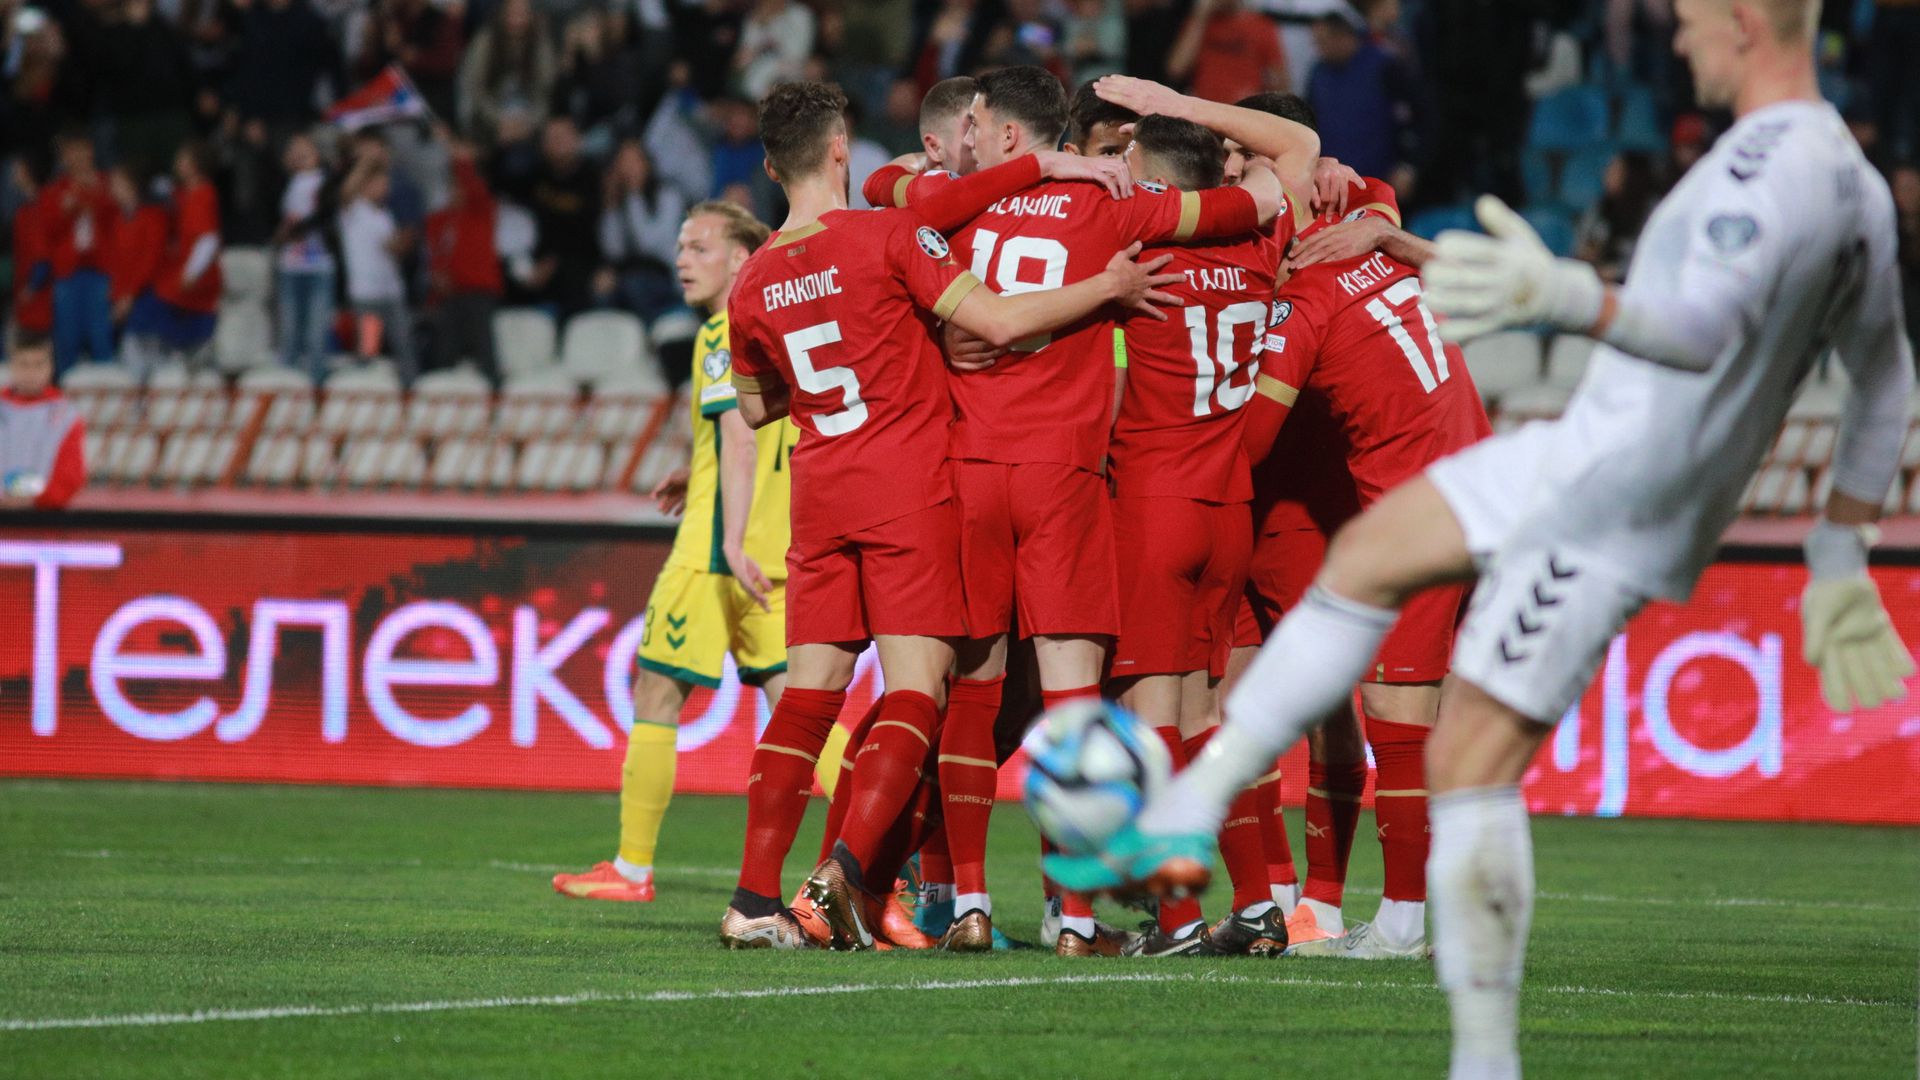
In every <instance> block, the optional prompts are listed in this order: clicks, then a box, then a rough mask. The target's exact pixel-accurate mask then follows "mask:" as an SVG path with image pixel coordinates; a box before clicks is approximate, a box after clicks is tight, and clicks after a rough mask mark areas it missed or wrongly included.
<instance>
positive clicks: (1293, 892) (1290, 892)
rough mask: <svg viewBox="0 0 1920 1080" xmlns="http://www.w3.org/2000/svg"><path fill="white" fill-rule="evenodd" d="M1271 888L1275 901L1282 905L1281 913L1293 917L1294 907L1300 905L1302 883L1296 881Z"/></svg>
mask: <svg viewBox="0 0 1920 1080" xmlns="http://www.w3.org/2000/svg"><path fill="white" fill-rule="evenodd" d="M1271 888H1272V889H1273V902H1274V903H1276V904H1279V905H1280V914H1282V915H1285V916H1286V917H1287V918H1289V919H1291V918H1293V909H1294V908H1296V907H1299V906H1300V883H1299V882H1297V881H1296V882H1294V883H1293V884H1291V885H1274V886H1271Z"/></svg>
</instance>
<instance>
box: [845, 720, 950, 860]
mask: <svg viewBox="0 0 1920 1080" xmlns="http://www.w3.org/2000/svg"><path fill="white" fill-rule="evenodd" d="M939 726H940V710H939V708H938V707H937V706H936V705H934V703H933V699H932V698H930V697H928V696H927V695H925V694H922V693H920V692H919V691H917V690H895V691H893V692H892V693H890V694H888V695H886V696H885V697H883V698H881V699H880V719H878V720H876V721H874V724H873V727H872V728H871V729H870V730H868V732H867V737H866V740H865V741H864V742H862V743H861V744H860V752H859V755H858V756H857V757H856V758H855V759H854V766H853V776H852V777H851V781H852V784H853V797H852V800H851V801H850V802H848V804H847V811H846V815H847V816H846V820H845V821H843V822H842V823H841V825H840V841H841V843H844V844H846V845H847V851H848V853H849V854H851V855H852V856H853V859H854V861H855V862H857V863H859V864H860V867H861V870H862V871H863V873H864V871H865V870H866V868H867V867H869V866H870V865H871V863H872V859H873V856H874V854H875V852H876V851H877V850H878V848H879V845H880V841H881V840H882V839H884V838H885V837H886V835H887V832H888V830H890V829H891V828H893V825H894V823H895V822H896V821H898V820H899V818H900V812H901V811H902V810H905V809H906V807H907V804H908V802H909V801H910V800H912V798H913V794H914V791H915V790H916V789H917V788H919V786H920V782H921V767H922V765H924V764H925V763H926V760H927V751H928V749H929V748H930V747H931V746H932V745H933V738H934V735H935V733H936V731H937V730H938V728H939Z"/></svg>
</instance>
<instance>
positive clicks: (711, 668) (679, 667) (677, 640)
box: [640, 565, 787, 687]
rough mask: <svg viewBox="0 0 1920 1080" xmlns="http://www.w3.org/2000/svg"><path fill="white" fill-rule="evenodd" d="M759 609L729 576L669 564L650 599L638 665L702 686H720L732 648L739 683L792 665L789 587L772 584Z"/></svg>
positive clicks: (781, 584)
mask: <svg viewBox="0 0 1920 1080" xmlns="http://www.w3.org/2000/svg"><path fill="white" fill-rule="evenodd" d="M767 604H768V606H769V607H770V608H771V609H772V610H770V611H762V610H760V605H759V604H756V603H754V602H753V598H752V597H751V596H748V595H747V590H745V589H743V588H741V587H740V583H739V582H737V581H735V580H734V579H733V576H732V575H731V574H710V573H706V572H705V571H701V570H693V569H689V568H688V567H684V566H673V565H668V566H667V567H665V568H663V569H662V570H661V571H660V576H659V577H658V578H657V579H655V580H654V583H653V595H652V596H650V597H648V598H647V621H646V630H645V632H644V633H643V635H642V636H641V638H640V666H641V667H643V668H646V669H647V670H648V671H653V672H658V673H659V674H661V675H665V676H667V677H668V678H671V679H679V680H680V681H682V682H689V683H693V684H695V685H697V686H706V687H715V686H719V685H720V675H721V673H722V671H723V670H724V667H723V664H724V662H725V660H726V655H727V653H729V652H731V653H733V662H734V664H735V665H736V666H737V667H738V669H739V672H740V678H741V681H743V682H747V683H755V682H758V681H759V680H761V679H764V678H766V677H767V676H769V675H773V674H777V673H779V672H782V671H785V670H787V586H786V582H784V581H776V582H774V583H773V592H772V593H771V594H769V595H768V597H767Z"/></svg>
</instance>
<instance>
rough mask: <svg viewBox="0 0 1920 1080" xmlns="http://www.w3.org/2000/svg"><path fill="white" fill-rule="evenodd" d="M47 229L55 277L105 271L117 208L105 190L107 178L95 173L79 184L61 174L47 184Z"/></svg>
mask: <svg viewBox="0 0 1920 1080" xmlns="http://www.w3.org/2000/svg"><path fill="white" fill-rule="evenodd" d="M44 199H45V203H44V205H45V206H46V208H47V212H48V214H49V215H50V217H49V219H48V221H47V222H46V228H47V230H48V235H47V250H48V252H49V257H50V259H51V261H52V263H53V276H54V277H55V278H61V279H64V278H69V277H72V276H73V275H74V274H75V273H77V272H79V271H81V270H105V269H106V268H107V260H108V259H109V258H110V252H111V251H112V250H113V243H114V238H113V227H114V225H115V223H116V222H118V221H119V218H120V207H119V206H118V205H117V204H116V203H115V202H114V201H113V193H112V192H110V191H108V190H107V178H106V177H105V176H104V175H103V176H96V177H95V178H94V181H93V183H91V184H81V183H80V182H79V181H77V180H75V179H74V178H73V177H71V176H62V177H60V178H59V179H57V180H54V181H53V182H52V183H50V184H48V185H47V190H46V193H45V195H44Z"/></svg>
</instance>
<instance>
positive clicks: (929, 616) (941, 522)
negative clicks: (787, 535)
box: [787, 500, 966, 646]
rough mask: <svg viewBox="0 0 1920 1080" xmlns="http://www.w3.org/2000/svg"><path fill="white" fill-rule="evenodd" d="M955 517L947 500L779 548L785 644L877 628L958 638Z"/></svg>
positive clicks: (962, 625) (962, 624)
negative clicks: (783, 566)
mask: <svg viewBox="0 0 1920 1080" xmlns="http://www.w3.org/2000/svg"><path fill="white" fill-rule="evenodd" d="M965 607H966V605H965V601H964V600H963V598H962V593H961V590H960V524H959V516H958V515H957V514H956V513H955V511H954V505H953V502H952V501H951V500H943V501H941V502H940V503H938V504H936V505H933V506H929V507H927V508H926V509H925V510H916V511H914V512H913V513H911V514H907V515H905V516H902V517H897V518H894V519H893V520H892V521H884V522H881V523H880V524H878V525H875V526H872V527H871V528H866V529H861V530H860V531H859V532H854V533H848V534H847V535H845V536H836V537H834V538H832V539H830V540H822V541H802V540H801V539H800V538H799V537H797V536H796V537H794V539H793V543H792V544H791V545H790V546H789V547H788V548H787V644H788V645H789V646H793V645H810V644H820V643H826V642H841V641H865V640H867V639H868V638H872V637H878V636H880V635H882V634H919V635H924V636H927V637H965V636H966V613H965Z"/></svg>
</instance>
